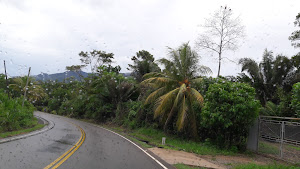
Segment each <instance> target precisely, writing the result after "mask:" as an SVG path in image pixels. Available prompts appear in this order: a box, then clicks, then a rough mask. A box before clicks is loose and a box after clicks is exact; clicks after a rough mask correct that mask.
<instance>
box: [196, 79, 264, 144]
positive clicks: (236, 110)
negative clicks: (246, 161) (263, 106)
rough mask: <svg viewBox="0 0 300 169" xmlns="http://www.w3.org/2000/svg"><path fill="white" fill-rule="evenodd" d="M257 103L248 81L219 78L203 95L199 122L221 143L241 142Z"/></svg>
mask: <svg viewBox="0 0 300 169" xmlns="http://www.w3.org/2000/svg"><path fill="white" fill-rule="evenodd" d="M259 107H260V103H259V102H258V101H257V100H255V89H254V88H252V87H250V86H249V85H247V84H243V83H236V82H228V81H223V80H220V81H219V82H218V83H215V84H212V85H210V86H209V89H208V91H207V93H206V95H205V104H204V107H203V111H202V121H201V126H202V127H203V128H206V129H207V131H208V133H206V134H208V137H209V138H212V139H213V140H215V141H216V142H217V143H218V144H219V145H221V146H228V147H230V146H232V145H236V146H242V145H244V143H245V141H246V138H247V135H248V129H249V127H250V126H251V125H252V123H253V121H254V120H255V119H256V118H257V116H258V112H259Z"/></svg>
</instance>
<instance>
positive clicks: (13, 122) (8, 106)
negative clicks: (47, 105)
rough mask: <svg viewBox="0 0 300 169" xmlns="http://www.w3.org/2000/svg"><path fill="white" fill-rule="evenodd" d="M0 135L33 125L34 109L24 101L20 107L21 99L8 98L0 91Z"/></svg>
mask: <svg viewBox="0 0 300 169" xmlns="http://www.w3.org/2000/svg"><path fill="white" fill-rule="evenodd" d="M0 100H1V101H0V133H1V132H6V131H12V130H16V129H20V128H26V127H31V126H32V125H34V124H35V123H34V120H33V110H34V107H33V106H32V105H31V104H30V103H29V102H27V101H25V104H24V107H23V106H22V100H23V99H21V98H14V99H11V98H8V96H7V94H5V93H4V92H3V90H0Z"/></svg>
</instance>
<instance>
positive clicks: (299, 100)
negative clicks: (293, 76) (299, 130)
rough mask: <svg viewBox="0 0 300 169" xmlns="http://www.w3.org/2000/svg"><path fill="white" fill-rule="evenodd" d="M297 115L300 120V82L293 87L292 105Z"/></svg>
mask: <svg viewBox="0 0 300 169" xmlns="http://www.w3.org/2000/svg"><path fill="white" fill-rule="evenodd" d="M291 106H292V107H293V108H294V110H295V112H296V115H297V116H298V117H299V118H300V82H299V83H296V84H294V86H293V96H292V104H291Z"/></svg>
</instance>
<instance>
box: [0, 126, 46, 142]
mask: <svg viewBox="0 0 300 169" xmlns="http://www.w3.org/2000/svg"><path fill="white" fill-rule="evenodd" d="M44 126H45V125H44V124H38V123H37V122H36V124H35V125H34V126H32V127H30V128H26V129H21V130H16V131H9V132H4V133H0V139H1V138H6V137H12V136H16V135H20V134H25V133H29V132H32V131H35V130H38V129H41V128H43V127H44Z"/></svg>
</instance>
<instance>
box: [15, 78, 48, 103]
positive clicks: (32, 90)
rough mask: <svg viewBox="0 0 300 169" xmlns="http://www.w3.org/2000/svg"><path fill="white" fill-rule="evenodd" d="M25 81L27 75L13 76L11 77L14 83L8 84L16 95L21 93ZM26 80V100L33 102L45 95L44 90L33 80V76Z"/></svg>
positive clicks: (23, 89) (22, 92)
mask: <svg viewBox="0 0 300 169" xmlns="http://www.w3.org/2000/svg"><path fill="white" fill-rule="evenodd" d="M26 81H27V77H17V78H14V79H13V82H14V83H13V84H10V85H9V88H11V89H12V90H13V91H14V92H16V93H17V94H18V95H23V94H24V91H25V87H26ZM28 82H29V83H28V86H27V98H28V101H30V102H33V103H34V102H36V101H39V100H41V99H42V98H44V97H46V96H47V94H46V92H45V90H44V89H43V88H42V87H41V86H40V85H38V84H37V83H36V82H35V81H34V78H33V77H29V81H28Z"/></svg>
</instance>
